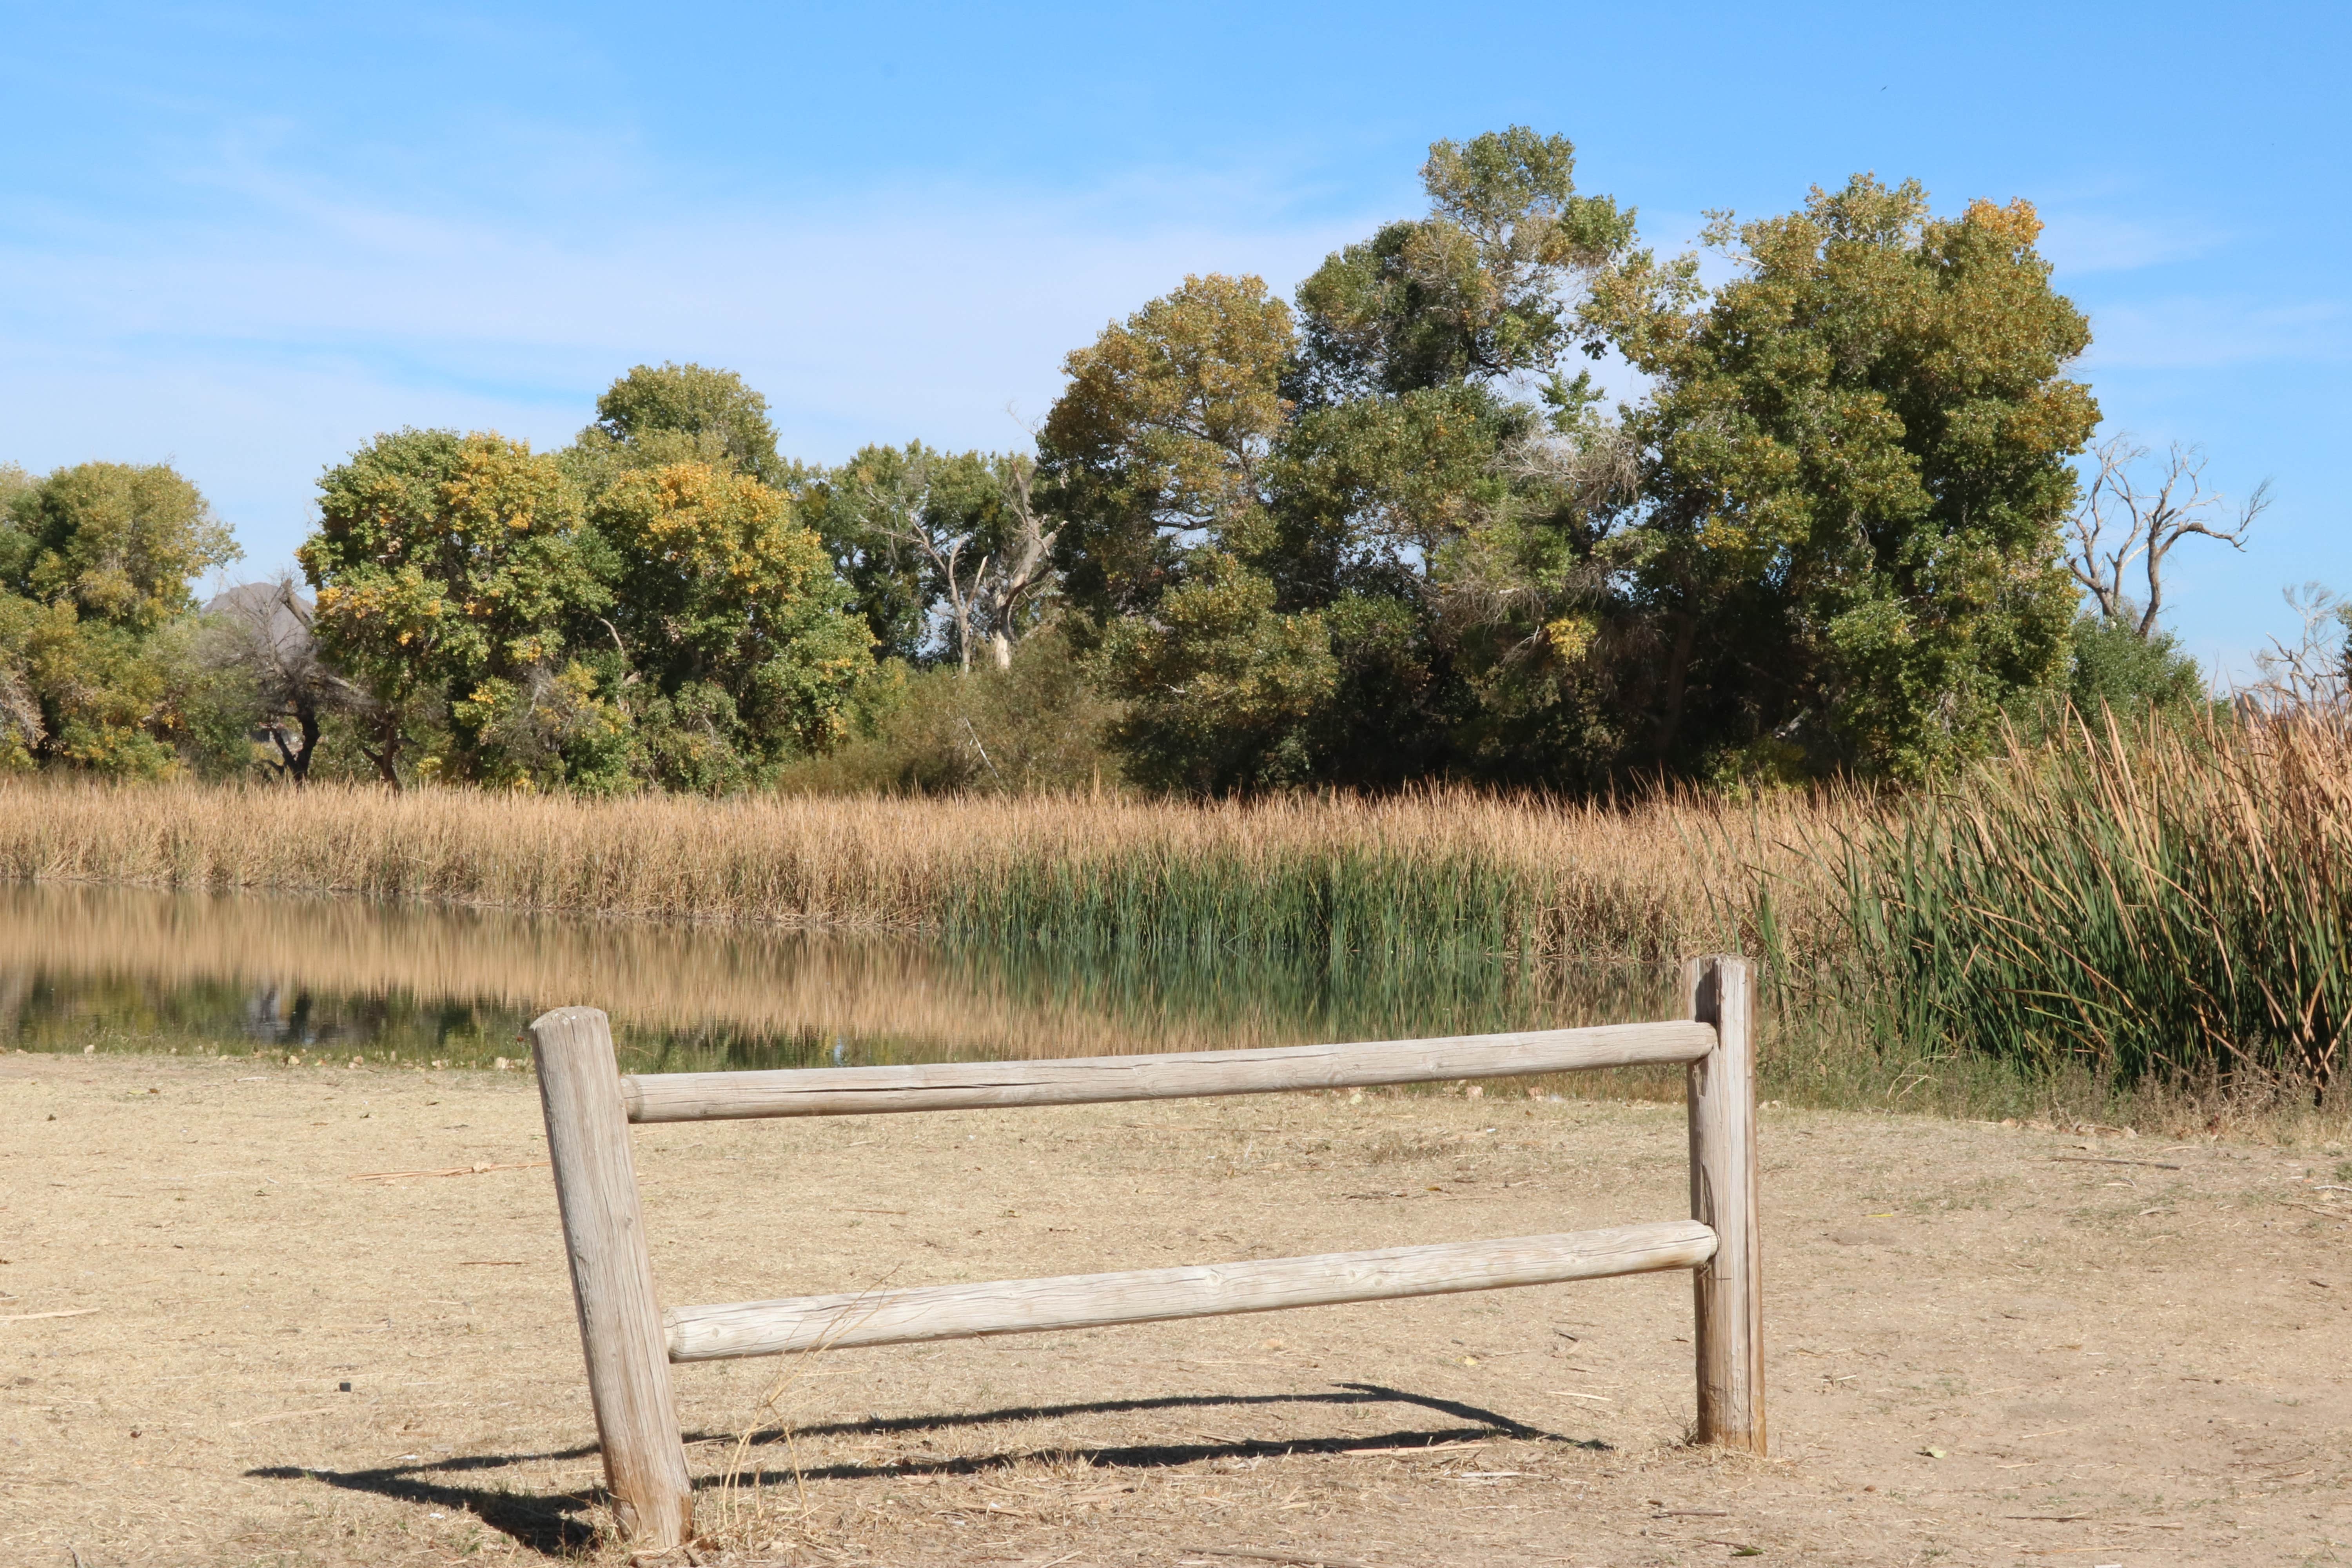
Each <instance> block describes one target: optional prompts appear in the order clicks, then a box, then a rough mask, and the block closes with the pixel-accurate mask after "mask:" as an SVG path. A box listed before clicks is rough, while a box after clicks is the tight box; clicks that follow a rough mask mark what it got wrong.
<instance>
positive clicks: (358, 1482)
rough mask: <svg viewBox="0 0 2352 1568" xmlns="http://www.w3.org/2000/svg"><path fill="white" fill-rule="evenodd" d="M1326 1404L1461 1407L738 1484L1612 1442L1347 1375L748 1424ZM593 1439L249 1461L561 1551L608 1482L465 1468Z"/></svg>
mask: <svg viewBox="0 0 2352 1568" xmlns="http://www.w3.org/2000/svg"><path fill="white" fill-rule="evenodd" d="M1269 1405H1323V1406H1328V1407H1333V1408H1342V1409H1345V1408H1360V1407H1363V1406H1367V1405H1411V1406H1415V1407H1418V1408H1420V1409H1423V1410H1426V1411H1429V1412H1430V1413H1432V1414H1433V1415H1444V1416H1449V1417H1452V1418H1453V1421H1454V1423H1455V1424H1453V1425H1446V1426H1409V1427H1401V1428H1398V1429H1396V1430H1394V1431H1389V1432H1381V1433H1378V1434H1373V1435H1352V1436H1318V1437H1266V1438H1234V1439H1227V1440H1214V1441H1207V1442H1194V1443H1137V1444H1128V1445H1121V1446H1098V1445H1091V1444H1071V1445H1064V1446H1056V1447H1043V1448H1039V1447H1031V1448H1021V1449H1005V1450H1002V1451H998V1452H994V1453H988V1454H965V1455H957V1456H948V1455H941V1456H940V1457H939V1458H936V1459H922V1458H907V1459H902V1460H899V1461H897V1462H886V1463H863V1462H861V1463H856V1464H841V1465H820V1466H814V1467H803V1468H800V1469H797V1470H793V1469H776V1470H771V1469H768V1468H765V1467H763V1466H757V1465H754V1466H751V1467H747V1468H744V1469H743V1470H741V1471H740V1472H738V1474H737V1476H736V1478H735V1479H736V1484H738V1485H746V1484H749V1485H760V1484H765V1483H772V1482H778V1481H789V1480H793V1479H801V1480H873V1479H890V1478H893V1477H904V1476H924V1475H932V1476H964V1475H980V1474H985V1473H987V1472H989V1471H992V1470H998V1469H1003V1468H1007V1467H1009V1466H1011V1465H1013V1464H1016V1463H1019V1462H1020V1461H1022V1460H1024V1459H1037V1458H1059V1459H1066V1460H1077V1461H1082V1462H1084V1463H1086V1464H1088V1465H1091V1466H1095V1467H1097V1468H1103V1469H1174V1468H1180V1467H1181V1466H1185V1465H1193V1464H1199V1463H1202V1462H1203V1461H1205V1460H1211V1459H1249V1458H1266V1457H1269V1456H1273V1455H1279V1454H1335V1453H1341V1452H1348V1451H1362V1450H1365V1449H1375V1448H1395V1449H1401V1450H1411V1449H1414V1448H1423V1447H1431V1446H1433V1445H1435V1444H1439V1443H1460V1442H1467V1441H1472V1440H1475V1439H1478V1438H1491V1437H1497V1436H1500V1437H1511V1438H1517V1439H1519V1440H1522V1441H1528V1442H1546V1443H1559V1444H1563V1445H1566V1446H1568V1447H1577V1448H1584V1449H1589V1450H1591V1451H1594V1452H1606V1451H1608V1449H1609V1445H1608V1444H1606V1443H1604V1442H1601V1441H1600V1440H1599V1439H1597V1438H1590V1437H1571V1436H1567V1435H1566V1434H1564V1433H1559V1432H1549V1431H1546V1430H1544V1429H1543V1428H1541V1427H1538V1426H1528V1424H1527V1423H1526V1422H1523V1421H1518V1420H1516V1419H1514V1418H1512V1417H1511V1416H1508V1415H1504V1414H1502V1413H1501V1412H1500V1411H1496V1410H1488V1409H1485V1408H1483V1407H1481V1406H1479V1405H1466V1404H1464V1403H1463V1402H1461V1401H1459V1400H1454V1399H1445V1398H1441V1397H1439V1396H1438V1395H1435V1394H1414V1393H1411V1392H1409V1391H1407V1390H1404V1389H1399V1388H1391V1387H1388V1386H1385V1385H1383V1384H1373V1383H1342V1384H1334V1385H1333V1386H1332V1391H1331V1392H1328V1393H1315V1394H1167V1395H1163V1396H1160V1397H1158V1398H1143V1399H1105V1400H1096V1401H1090V1402H1087V1403H1084V1404H1072V1405H1008V1406H1005V1407H1003V1408H1000V1409H995V1410H975V1411H955V1412H943V1413H939V1414H933V1415H894V1416H885V1417H881V1418H877V1419H873V1420H866V1421H836V1422H828V1423H825V1424H823V1425H819V1426H795V1427H793V1428H792V1429H791V1430H790V1432H789V1433H787V1432H786V1430H785V1429H783V1428H782V1427H772V1428H764V1429H761V1430H755V1431H753V1432H751V1434H749V1437H750V1441H751V1443H752V1444H754V1445H763V1444H771V1443H782V1441H784V1440H785V1438H786V1437H787V1436H792V1437H796V1438H807V1437H825V1436H860V1435H863V1436H881V1435H885V1434H911V1433H917V1432H931V1431H945V1430H950V1429H953V1428H958V1427H981V1426H995V1425H998V1424H1003V1423H1011V1422H1016V1421H1035V1420H1045V1419H1051V1418H1055V1417H1059V1416H1074V1415H1131V1414H1134V1413H1136V1412H1139V1411H1150V1410H1170V1411H1174V1410H1198V1409H1205V1408H1228V1409H1230V1408H1250V1407H1264V1406H1269ZM744 1436H745V1435H744V1434H742V1433H740V1432H695V1433H688V1435H687V1441H688V1443H689V1444H704V1443H734V1442H738V1441H741V1440H742V1439H743V1438H744ZM596 1451H597V1450H596V1447H595V1445H593V1444H586V1445H583V1446H582V1447H573V1448H562V1449H557V1450H553V1451H550V1452H544V1453H519V1454H461V1455H455V1456H452V1457H449V1458H440V1459H434V1460H431V1461H429V1462H421V1463H417V1464H411V1465H383V1466H376V1467H373V1468H368V1469H362V1470H331V1469H320V1468H311V1467H308V1466H299V1465H270V1466H266V1467H263V1468H258V1469H251V1470H247V1471H246V1472H245V1473H246V1474H247V1476H248V1477H252V1478H254V1479H261V1480H285V1481H304V1480H307V1481H317V1482H320V1484H322V1485H325V1486H330V1487H335V1488H338V1489H341V1490H345V1491H355V1492H368V1493H373V1495H375V1496H378V1497H385V1498H390V1499H392V1500H394V1501H398V1502H411V1503H421V1504H425V1505H427V1506H430V1507H433V1508H439V1509H446V1510H449V1511H451V1512H453V1513H455V1512H463V1513H467V1514H471V1515H472V1516H473V1517H474V1518H476V1519H478V1520H479V1521H481V1522H482V1523H483V1524H485V1525H487V1526H488V1527H489V1528H490V1529H492V1530H495V1531H499V1533H501V1534H503V1535H506V1536H509V1537H511V1538H512V1539H513V1540H514V1541H516V1542H518V1543H520V1544H521V1545H524V1546H527V1547H530V1549H531V1550H533V1551H535V1552H544V1553H546V1554H548V1555H550V1556H556V1555H561V1554H563V1553H565V1552H579V1551H581V1550H583V1548H585V1547H587V1546H589V1545H590V1544H592V1543H593V1541H594V1539H595V1531H593V1528H592V1527H591V1526H590V1525H589V1523H588V1521H587V1514H588V1510H590V1508H591V1507H592V1506H593V1504H595V1503H596V1502H597V1501H598V1500H599V1499H600V1498H601V1495H602V1492H603V1489H602V1488H601V1487H600V1488H594V1489H589V1490H585V1491H576V1492H525V1491H516V1490H513V1489H508V1488H500V1487H491V1486H479V1485H470V1486H469V1485H465V1484H462V1483H461V1482H460V1481H459V1480H458V1479H457V1478H461V1477H472V1476H478V1475H481V1474H483V1473H484V1472H489V1471H497V1470H503V1469H508V1468H512V1467H514V1466H517V1465H528V1464H541V1463H556V1462H561V1461H564V1460H573V1459H583V1458H591V1457H593V1455H594V1454H595V1453H596ZM722 1484H724V1479H723V1478H722V1477H720V1476H718V1475H709V1476H705V1477H702V1478H700V1479H698V1480H697V1481H696V1483H695V1485H696V1488H697V1489H698V1490H703V1489H713V1488H716V1487H719V1486H720V1485H722Z"/></svg>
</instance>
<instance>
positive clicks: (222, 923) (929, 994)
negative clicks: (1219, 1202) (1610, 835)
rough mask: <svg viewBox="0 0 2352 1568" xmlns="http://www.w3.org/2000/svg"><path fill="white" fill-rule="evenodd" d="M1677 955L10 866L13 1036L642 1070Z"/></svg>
mask: <svg viewBox="0 0 2352 1568" xmlns="http://www.w3.org/2000/svg"><path fill="white" fill-rule="evenodd" d="M562 1005H589V1006H596V1007H602V1008H604V1010H605V1012H607V1013H608V1014H610V1015H611V1016H612V1018H613V1023H614V1037H615V1039H616V1041H617V1043H618V1045H619V1047H620V1050H621V1056H622V1061H623V1065H624V1066H625V1067H627V1068H633V1069H637V1070H661V1071H688V1070H697V1069H709V1068H775V1067H813V1066H826V1065H835V1064H839V1065H859V1064H867V1063H884V1062H919V1061H948V1060H957V1059H982V1058H1019V1057H1027V1058H1037V1057H1062V1056H1094V1055H1111V1054H1119V1053H1127V1052H1137V1051H1172V1050H1206V1049H1213V1048H1219V1047H1246V1046H1278V1045H1297V1044H1303V1043H1307V1042H1312V1041H1323V1040H1342V1039H1381V1038H1402V1037H1412V1036H1423V1035H1444V1034H1470V1033H1483V1032H1487V1031H1492V1030H1500V1029H1511V1028H1527V1027H1549V1026H1568V1025H1580V1024H1601V1023H1619V1022H1627V1021H1632V1020H1637V1019H1643V1018H1660V1017H1670V1016H1674V1012H1675V973H1674V970H1673V967H1672V966H1669V965H1651V964H1633V963H1594V964H1584V963H1550V962H1546V963H1525V962H1522V961H1520V960H1518V959H1517V958H1514V957H1510V956H1507V955H1501V954H1496V955H1492V956H1474V957H1470V958H1461V957H1458V956H1457V957H1454V958H1450V959H1448V960H1446V961H1444V962H1443V963H1440V962H1436V961H1415V960H1413V959H1411V958H1398V957H1393V956H1391V955H1386V954H1381V953H1363V952H1344V953H1337V954H1332V953H1322V954H1311V955H1298V956H1293V957H1283V958H1268V957H1265V956H1264V955H1261V954H1250V955H1243V954H1208V955H1202V954H1200V953H1198V952H1190V951H1188V952H1181V953H1155V952H1091V951H1055V950H1053V949H1050V948H1045V947H1041V946H1036V945H1021V946H1015V947H1011V948H1007V947H1001V946H998V947H989V948H973V947H970V946H957V945H954V944H950V943H948V942H941V941H937V940H927V939H925V938H921V937H917V936H907V935H887V934H876V933H867V932H846V931H801V930H781V929H777V928H772V927H764V928H763V927H747V926H743V925H717V924H711V925H697V924H688V923H659V922H652V921H603V920H592V919H573V918H564V917H556V916H546V915H527V914H518V913H514V912H511V911H505V910H474V909H451V908H445V907H436V906H426V905H413V904H411V905H384V904H374V903H368V902H364V901H361V900H328V899H297V898H278V897H269V896H264V895H208V894H191V893H170V892H157V891H152V890H146V889H120V888H93V887H86V886H75V885H55V884H48V885H24V884H17V885H12V886H8V887H5V888H0V1048H6V1049H13V1050H27V1051H49V1052H69V1053H80V1052H110V1051H151V1052H172V1053H176V1054H203V1055H244V1056H268V1057H274V1058H280V1059H286V1058H299V1059H300V1060H302V1061H304V1062H313V1061H315V1062H320V1063H334V1064H346V1063H348V1062H350V1061H352V1060H353V1059H358V1060H362V1061H366V1062H369V1063H384V1062H388V1063H396V1064H401V1065H428V1064H430V1065H446V1066H448V1067H461V1066H466V1067H489V1066H493V1065H495V1064H496V1062H497V1060H498V1058H501V1057H504V1058H509V1059H516V1058H521V1057H522V1056H524V1055H526V1054H527V1047H525V1046H524V1045H523V1044H522V1043H521V1041H520V1037H519V1036H520V1030H521V1028H522V1026H523V1025H524V1024H525V1023H526V1022H527V1021H529V1020H530V1018H531V1017H533V1016H536V1015H537V1014H539V1013H541V1012H542V1011H544V1010H546V1009H547V1008H550V1007H554V1006H562Z"/></svg>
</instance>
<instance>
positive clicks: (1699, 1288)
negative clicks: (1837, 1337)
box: [1683, 954, 1764, 1454]
mask: <svg viewBox="0 0 2352 1568" xmlns="http://www.w3.org/2000/svg"><path fill="white" fill-rule="evenodd" d="M1683 983H1684V991H1685V1013H1686V1015H1687V1016H1690V1017H1692V1018H1696V1019H1697V1020H1698V1021H1699V1022H1700V1023H1702V1024H1712V1025H1714V1026H1715V1032H1716V1046H1715V1049H1714V1050H1712V1051H1710V1052H1708V1053H1707V1054H1706V1056H1704V1057H1702V1058H1699V1059H1698V1060H1697V1061H1695V1062H1693V1063H1691V1064H1690V1067H1689V1068H1688V1069H1687V1071H1688V1072H1689V1075H1690V1077H1689V1098H1690V1152H1691V1168H1690V1182H1691V1217H1692V1218H1693V1219H1695V1220H1697V1221H1698V1222H1699V1223H1700V1224H1702V1225H1706V1226H1712V1227H1713V1228H1714V1231H1715V1235H1716V1250H1715V1256H1714V1257H1713V1258H1710V1259H1709V1260H1708V1261H1706V1263H1703V1264H1701V1265H1699V1267H1698V1268H1697V1269H1696V1270H1695V1271H1694V1274H1693V1281H1694V1289H1695V1290H1696V1300H1697V1308H1698V1321H1697V1325H1696V1330H1695V1331H1694V1332H1693V1334H1692V1336H1691V1337H1692V1341H1693V1344H1694V1348H1695V1349H1696V1351H1697V1353H1698V1440H1699V1441H1700V1442H1702V1443H1716V1444H1720V1445H1721V1446H1722V1447H1727V1448H1741V1449H1745V1450H1746V1451H1748V1453H1751V1454H1761V1453H1763V1452H1764V1300H1763V1283H1764V1279H1763V1257H1764V1254H1763V1247H1762V1244H1761V1241H1760V1238H1759V1236H1758V1233H1757V1223H1756V1030H1755V1010H1754V1001H1755V986H1754V981H1753V978H1752V976H1751V974H1750V972H1749V970H1748V961H1747V960H1746V959H1744V958H1733V957H1730V956H1728V955H1724V954H1717V955H1715V956H1712V957H1706V958H1694V959H1691V960H1690V961H1688V963H1686V964H1685V966H1684V970H1683Z"/></svg>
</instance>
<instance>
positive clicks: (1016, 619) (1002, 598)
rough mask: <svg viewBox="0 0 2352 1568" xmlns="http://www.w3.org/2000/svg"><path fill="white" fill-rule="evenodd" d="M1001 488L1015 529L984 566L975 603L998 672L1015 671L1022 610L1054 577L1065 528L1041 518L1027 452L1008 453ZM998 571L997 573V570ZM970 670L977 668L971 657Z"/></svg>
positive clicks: (999, 473) (999, 471) (999, 475)
mask: <svg viewBox="0 0 2352 1568" xmlns="http://www.w3.org/2000/svg"><path fill="white" fill-rule="evenodd" d="M996 479H997V483H998V485H999V486H1000V487H1001V488H1002V489H1003V493H1004V510H1005V514H1006V516H1007V519H1008V520H1009V521H1010V522H1011V525H1012V526H1011V527H1010V529H1009V530H1007V531H1006V533H1005V536H1004V537H1003V539H1002V540H1001V541H1000V542H999V544H998V548H997V551H996V552H995V553H994V554H993V555H992V556H990V557H987V558H985V559H983V560H982V563H981V569H980V571H979V572H978V573H977V574H975V575H974V580H973V584H972V595H971V598H972V601H973V607H974V609H975V611H976V612H977V614H978V617H979V620H980V624H981V625H982V626H986V627H987V628H988V646H989V647H990V649H991V650H992V652H993V653H994V654H995V656H996V668H999V669H1010V668H1013V638H1014V637H1016V636H1017V635H1018V632H1019V627H1020V624H1021V622H1020V616H1021V607H1022V605H1024V603H1026V602H1027V601H1028V599H1029V598H1030V597H1031V596H1033V595H1035V594H1037V593H1039V592H1040V591H1042V590H1043V589H1044V588H1045V586H1046V585H1047V584H1049V583H1051V582H1052V581H1053V576H1054V542H1055V540H1056V539H1057V538H1059V537H1060V535H1061V531H1060V530H1059V529H1049V528H1047V527H1046V526H1045V519H1044V518H1042V517H1040V516H1038V515H1037V505H1036V500H1035V497H1034V493H1033V491H1034V487H1035V484H1036V481H1037V463H1036V459H1034V458H1030V457H1027V456H1025V455H1024V454H1022V453H1018V452H1014V453H1010V454H1007V455H1006V456H1005V457H1004V458H1002V459H1001V460H1000V461H999V462H998V463H997V465H996ZM992 567H993V570H991V568H992ZM964 668H967V669H969V668H971V658H970V657H969V656H967V657H966V658H965V659H964Z"/></svg>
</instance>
